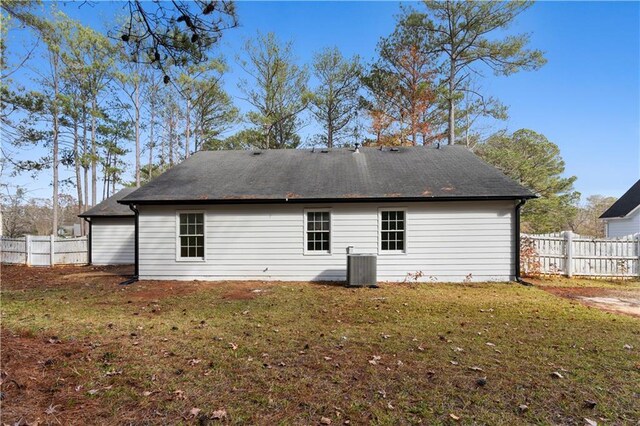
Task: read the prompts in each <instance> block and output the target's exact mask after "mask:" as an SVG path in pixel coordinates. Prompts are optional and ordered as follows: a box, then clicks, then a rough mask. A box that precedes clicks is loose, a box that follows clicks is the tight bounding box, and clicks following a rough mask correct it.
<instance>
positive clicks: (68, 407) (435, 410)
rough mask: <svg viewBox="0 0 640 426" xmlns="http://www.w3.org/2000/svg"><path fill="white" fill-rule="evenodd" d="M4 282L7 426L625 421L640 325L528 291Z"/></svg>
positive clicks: (639, 369)
mask: <svg viewBox="0 0 640 426" xmlns="http://www.w3.org/2000/svg"><path fill="white" fill-rule="evenodd" d="M54 271H55V270H54ZM63 271H64V273H69V269H65V270H63ZM78 271H80V272H81V271H82V268H75V270H74V271H73V272H78ZM3 273H4V274H5V278H4V279H3V283H2V285H3V288H2V293H1V295H2V308H1V309H2V337H3V339H2V340H3V341H2V363H3V365H2V370H3V372H4V373H5V374H6V376H5V377H4V379H3V384H2V389H3V397H4V399H3V401H2V408H3V410H2V411H3V414H2V422H5V423H13V422H16V421H18V420H19V419H20V418H21V417H22V418H24V419H25V420H27V421H29V422H33V421H35V420H37V419H40V421H43V422H51V423H56V422H61V423H62V424H69V423H78V424H85V423H103V424H115V423H118V424H122V423H129V422H132V423H136V424H143V423H152V424H176V423H185V424H193V423H195V424H207V423H208V422H209V421H211V422H219V421H223V422H226V423H232V424H320V423H321V422H322V421H323V422H325V424H326V423H327V422H328V421H329V420H330V421H331V424H333V425H336V424H352V425H354V424H382V425H397V424H417V423H422V424H508V425H513V424H523V423H532V424H578V425H582V424H584V422H585V420H584V419H585V418H588V419H592V420H594V421H597V422H598V423H599V424H601V423H605V424H636V422H637V421H638V418H639V413H640V356H639V354H640V319H638V318H634V317H630V316H624V315H618V314H612V313H608V312H603V311H600V310H598V309H595V308H589V307H586V306H584V305H582V304H579V303H577V302H574V301H570V300H567V299H562V298H559V297H557V296H554V295H552V294H549V293H548V292H546V291H543V290H541V289H539V288H536V287H526V286H522V285H519V284H514V283H500V284H473V285H471V284H465V285H462V284H413V285H409V284H404V285H400V284H387V285H382V286H381V288H379V289H346V288H343V287H339V286H334V285H321V284H310V283H271V284H267V283H260V282H252V283H194V282H188V283H187V282H184V283H183V282H173V283H157V282H156V283H154V282H142V283H136V284H134V285H131V286H127V287H121V286H118V285H117V284H116V283H117V281H118V280H117V279H106V278H104V277H97V278H96V277H89V278H75V279H73V280H65V279H64V277H62V274H63V273H62V272H56V273H51V274H48V275H47V274H43V276H42V277H41V278H39V279H40V280H41V281H42V285H40V286H38V285H37V284H38V282H39V281H38V280H37V279H33V280H31V281H30V285H25V286H22V285H21V278H20V277H21V276H23V275H25V274H27V275H28V274H29V273H30V270H29V269H27V268H3ZM256 289H257V290H260V291H258V292H256V291H253V290H256ZM625 345H627V346H625ZM554 373H559V374H555V375H554ZM557 376H562V377H561V378H560V377H557ZM12 381H13V382H12ZM587 400H589V401H594V402H595V403H596V405H595V407H594V408H589V407H588V406H587V405H588V404H586V403H585V401H587ZM524 406H526V407H524ZM194 408H195V409H196V410H193V409H194ZM223 410H224V411H223ZM213 417H221V419H213ZM323 418H324V419H323Z"/></svg>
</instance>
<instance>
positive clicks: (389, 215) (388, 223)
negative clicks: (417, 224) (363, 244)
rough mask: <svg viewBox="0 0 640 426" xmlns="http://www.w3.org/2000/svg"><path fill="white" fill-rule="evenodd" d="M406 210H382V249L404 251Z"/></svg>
mask: <svg viewBox="0 0 640 426" xmlns="http://www.w3.org/2000/svg"><path fill="white" fill-rule="evenodd" d="M404 217H405V214H404V211H387V212H382V218H381V219H382V223H381V226H380V228H381V231H380V241H381V244H380V249H381V250H388V251H404V228H405V224H404Z"/></svg>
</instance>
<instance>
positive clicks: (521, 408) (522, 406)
mask: <svg viewBox="0 0 640 426" xmlns="http://www.w3.org/2000/svg"><path fill="white" fill-rule="evenodd" d="M518 411H520V412H521V413H524V412H527V411H529V406H528V405H526V404H520V405H518Z"/></svg>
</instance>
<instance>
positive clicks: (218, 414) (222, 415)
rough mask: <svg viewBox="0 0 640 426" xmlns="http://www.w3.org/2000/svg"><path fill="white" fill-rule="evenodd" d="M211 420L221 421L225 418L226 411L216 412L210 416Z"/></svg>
mask: <svg viewBox="0 0 640 426" xmlns="http://www.w3.org/2000/svg"><path fill="white" fill-rule="evenodd" d="M211 418H212V419H214V420H223V419H226V418H227V410H225V409H222V410H216V411H214V412H213V413H212V414H211Z"/></svg>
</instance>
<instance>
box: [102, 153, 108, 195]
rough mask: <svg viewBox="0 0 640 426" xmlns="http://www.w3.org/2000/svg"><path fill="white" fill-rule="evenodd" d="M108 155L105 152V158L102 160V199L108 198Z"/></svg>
mask: <svg viewBox="0 0 640 426" xmlns="http://www.w3.org/2000/svg"><path fill="white" fill-rule="evenodd" d="M109 155H110V152H109V151H107V158H106V159H105V160H104V166H103V167H102V199H103V200H104V199H106V197H108V196H109V164H110V163H109Z"/></svg>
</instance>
